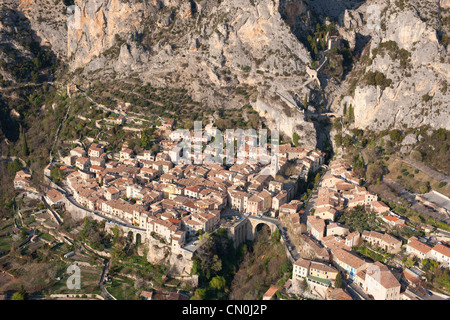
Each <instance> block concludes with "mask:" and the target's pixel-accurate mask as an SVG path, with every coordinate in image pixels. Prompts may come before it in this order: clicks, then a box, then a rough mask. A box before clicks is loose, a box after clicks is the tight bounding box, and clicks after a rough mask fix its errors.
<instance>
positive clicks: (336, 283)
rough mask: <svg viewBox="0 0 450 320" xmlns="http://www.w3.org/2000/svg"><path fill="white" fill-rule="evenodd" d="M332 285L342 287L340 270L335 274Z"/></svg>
mask: <svg viewBox="0 0 450 320" xmlns="http://www.w3.org/2000/svg"><path fill="white" fill-rule="evenodd" d="M334 287H335V288H342V274H341V272H338V274H337V275H336V280H334Z"/></svg>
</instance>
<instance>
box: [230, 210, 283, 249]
mask: <svg viewBox="0 0 450 320" xmlns="http://www.w3.org/2000/svg"><path fill="white" fill-rule="evenodd" d="M263 225H266V226H268V227H269V229H270V232H271V233H273V232H275V230H276V229H277V228H278V225H277V223H276V222H272V221H270V220H269V219H265V218H257V217H248V218H245V219H244V220H242V221H241V222H239V223H236V224H234V225H233V226H230V227H228V234H229V236H230V237H231V238H232V239H233V240H234V245H235V247H238V246H239V245H240V244H241V243H244V242H245V241H253V240H254V239H255V235H256V233H257V232H258V231H259V230H258V229H259V228H261V227H262V226H263Z"/></svg>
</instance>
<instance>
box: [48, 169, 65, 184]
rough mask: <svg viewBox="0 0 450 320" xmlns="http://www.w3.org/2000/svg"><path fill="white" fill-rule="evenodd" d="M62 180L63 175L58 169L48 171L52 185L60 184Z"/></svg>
mask: <svg viewBox="0 0 450 320" xmlns="http://www.w3.org/2000/svg"><path fill="white" fill-rule="evenodd" d="M63 178H64V173H63V172H62V170H60V169H59V168H58V167H55V168H53V169H52V170H51V171H50V179H51V180H52V181H53V182H54V183H58V182H60V181H61V180H62V179H63Z"/></svg>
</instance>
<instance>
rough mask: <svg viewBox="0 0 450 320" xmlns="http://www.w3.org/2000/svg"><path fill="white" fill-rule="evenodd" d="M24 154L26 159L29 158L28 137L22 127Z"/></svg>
mask: <svg viewBox="0 0 450 320" xmlns="http://www.w3.org/2000/svg"><path fill="white" fill-rule="evenodd" d="M22 154H23V155H24V156H25V157H28V155H29V149H28V142H27V135H26V134H25V131H24V130H23V127H22Z"/></svg>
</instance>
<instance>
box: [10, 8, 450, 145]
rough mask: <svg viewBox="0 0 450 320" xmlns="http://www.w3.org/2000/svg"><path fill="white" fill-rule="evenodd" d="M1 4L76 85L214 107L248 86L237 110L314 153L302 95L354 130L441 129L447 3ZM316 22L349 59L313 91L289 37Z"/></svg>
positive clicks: (232, 103)
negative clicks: (167, 94) (327, 23)
mask: <svg viewBox="0 0 450 320" xmlns="http://www.w3.org/2000/svg"><path fill="white" fill-rule="evenodd" d="M5 1H6V2H10V3H13V4H15V5H17V7H18V8H19V10H21V12H23V14H24V15H25V16H26V17H27V18H28V19H29V21H30V24H31V27H32V29H33V31H34V32H35V33H36V35H37V37H38V38H40V40H41V44H48V45H49V46H51V47H52V49H53V51H54V52H55V53H56V54H57V56H58V57H59V58H60V59H61V60H64V61H66V62H67V63H68V65H69V69H70V70H71V71H72V72H74V71H76V72H75V74H76V75H78V76H79V77H80V78H79V81H82V82H90V81H92V80H101V81H108V80H109V79H121V78H128V77H130V76H133V77H136V76H138V77H139V78H140V79H141V80H142V82H144V83H147V82H148V83H150V84H151V85H152V86H157V87H178V88H179V87H183V88H186V89H187V90H188V91H189V94H190V95H191V96H192V97H193V99H194V100H197V101H199V102H201V103H202V105H205V106H209V107H213V108H214V107H223V108H240V107H241V106H242V105H243V104H244V103H243V101H242V97H240V96H239V94H236V89H237V88H239V87H246V88H251V89H252V92H255V94H253V95H251V97H250V99H249V100H248V101H246V102H245V103H250V104H251V105H252V106H253V107H254V108H255V109H256V110H257V111H258V112H259V114H260V115H261V116H263V117H266V118H267V119H268V121H269V123H271V124H272V127H276V126H277V127H279V128H281V129H282V130H283V131H284V133H285V134H286V135H288V136H290V137H292V134H293V133H294V132H297V133H299V135H300V137H302V138H301V139H300V142H301V143H303V144H305V145H308V146H312V147H314V146H316V144H317V141H318V140H320V139H319V138H318V137H319V135H320V134H322V132H321V131H322V130H321V129H320V128H321V127H320V126H318V125H317V123H315V122H311V121H307V118H308V117H309V116H311V115H313V116H314V114H315V113H317V111H318V110H316V109H314V108H312V107H311V106H310V109H309V111H308V113H307V115H309V116H308V117H305V115H304V114H303V113H302V112H299V111H298V108H296V107H295V105H302V101H303V97H305V96H307V97H308V98H309V101H311V102H313V104H314V105H316V106H321V108H320V109H321V110H324V109H326V108H327V107H330V108H331V109H332V110H333V111H335V112H337V113H338V114H339V113H342V111H343V109H344V105H345V104H347V106H348V105H350V104H352V106H353V107H354V110H355V126H357V127H359V128H373V129H376V130H378V129H385V128H388V127H402V126H404V125H406V126H409V127H411V126H420V125H431V126H432V127H445V128H447V129H449V123H450V121H448V120H449V110H448V108H447V107H446V106H447V101H448V90H447V82H448V80H449V74H450V71H449V65H450V63H449V58H448V54H447V49H446V48H445V46H444V44H443V34H444V33H445V32H447V34H450V30H449V25H448V16H449V3H448V1H447V0H432V1H427V2H426V3H424V2H421V1H418V0H397V1H394V0H376V1H359V0H339V1H333V2H332V3H331V2H329V1H323V0H309V1H306V0H291V1H288V0H228V1H218V0H203V1H194V0H74V6H69V7H67V6H66V5H65V4H64V3H63V2H62V1H56V2H54V1H53V0H19V1H18V2H17V1H12V0H5ZM66 2H67V1H66ZM42 8H44V9H45V8H47V9H50V8H54V10H42ZM325 17H329V18H330V19H331V20H335V21H337V22H338V31H339V34H340V36H342V37H344V38H345V39H346V40H347V41H348V43H349V45H350V48H351V49H352V50H354V53H355V57H356V58H357V61H356V62H354V65H353V71H352V72H351V73H350V74H349V75H348V76H347V77H346V78H345V79H344V80H343V81H341V80H342V79H340V80H339V81H335V80H333V79H329V78H327V77H326V76H325V77H324V76H323V75H320V74H319V78H320V79H321V80H323V79H324V80H325V81H321V83H320V86H319V83H318V82H317V81H316V80H315V78H314V76H315V75H314V72H313V71H312V70H311V69H310V66H311V62H312V61H311V56H310V54H309V52H308V51H307V50H306V49H305V46H304V45H303V44H302V43H301V42H300V41H299V40H298V39H300V38H302V37H303V38H305V37H306V35H307V34H308V32H309V31H310V30H311V28H314V27H315V25H316V23H317V22H323V21H324V19H325ZM446 17H447V18H446ZM377 19H378V21H377ZM377 23H378V24H377ZM374 25H375V27H374ZM361 52H363V54H362V55H361V56H359V54H360V53H361ZM368 74H369V76H368ZM370 75H372V78H373V79H369V78H370ZM376 76H378V78H377V79H375V77H376ZM378 80H379V81H378ZM377 81H378V82H377ZM380 81H381V82H383V83H381V85H380ZM317 128H319V130H318V129H317ZM299 130H301V131H300V132H299Z"/></svg>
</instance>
